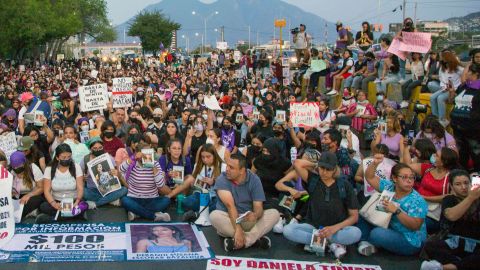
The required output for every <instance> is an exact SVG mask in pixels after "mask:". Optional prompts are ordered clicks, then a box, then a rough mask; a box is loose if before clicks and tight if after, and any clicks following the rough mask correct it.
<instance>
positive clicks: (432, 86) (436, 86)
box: [427, 81, 440, 93]
mask: <svg viewBox="0 0 480 270" xmlns="http://www.w3.org/2000/svg"><path fill="white" fill-rule="evenodd" d="M427 88H428V90H429V91H430V92H431V93H435V92H437V91H438V90H440V82H439V81H430V82H428V83H427Z"/></svg>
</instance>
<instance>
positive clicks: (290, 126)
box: [288, 121, 302, 148]
mask: <svg viewBox="0 0 480 270" xmlns="http://www.w3.org/2000/svg"><path fill="white" fill-rule="evenodd" d="M288 132H289V133H290V137H291V138H292V142H293V146H295V147H296V148H299V147H300V146H301V145H302V141H300V139H299V138H298V137H297V134H296V133H295V129H294V128H293V124H292V121H288Z"/></svg>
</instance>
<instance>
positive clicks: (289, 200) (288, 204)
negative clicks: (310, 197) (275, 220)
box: [278, 196, 297, 212]
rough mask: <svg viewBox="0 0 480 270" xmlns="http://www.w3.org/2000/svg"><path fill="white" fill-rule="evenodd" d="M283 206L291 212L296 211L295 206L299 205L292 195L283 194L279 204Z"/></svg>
mask: <svg viewBox="0 0 480 270" xmlns="http://www.w3.org/2000/svg"><path fill="white" fill-rule="evenodd" d="M278 205H280V206H281V207H284V208H286V209H288V210H289V211H290V212H293V211H295V207H296V206H297V202H296V201H295V199H294V198H293V197H292V196H283V197H282V200H281V201H280V203H279V204H278Z"/></svg>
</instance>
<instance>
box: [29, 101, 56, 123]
mask: <svg viewBox="0 0 480 270" xmlns="http://www.w3.org/2000/svg"><path fill="white" fill-rule="evenodd" d="M37 110H39V111H42V112H43V115H44V116H45V118H47V119H50V113H51V111H52V109H51V108H50V105H48V103H47V102H46V101H42V100H40V99H38V98H34V99H33V101H32V103H30V106H28V109H27V112H26V113H34V112H35V111H37Z"/></svg>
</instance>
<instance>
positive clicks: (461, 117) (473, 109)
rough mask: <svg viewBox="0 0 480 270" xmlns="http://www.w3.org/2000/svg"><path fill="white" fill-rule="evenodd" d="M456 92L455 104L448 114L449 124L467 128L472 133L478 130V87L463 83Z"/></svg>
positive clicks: (479, 97)
mask: <svg viewBox="0 0 480 270" xmlns="http://www.w3.org/2000/svg"><path fill="white" fill-rule="evenodd" d="M456 94H457V96H456V97H455V106H454V108H453V110H452V113H451V114H450V117H451V119H452V122H451V123H452V124H451V125H452V127H456V128H460V129H468V130H469V131H470V134H472V135H473V134H476V132H478V131H480V89H475V88H472V87H468V86H466V85H463V86H461V87H459V88H458V89H457V91H456ZM472 138H473V137H472ZM477 138H478V137H477Z"/></svg>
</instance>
